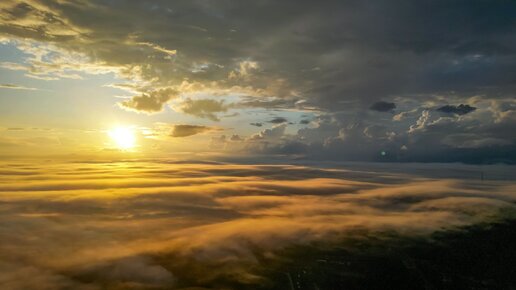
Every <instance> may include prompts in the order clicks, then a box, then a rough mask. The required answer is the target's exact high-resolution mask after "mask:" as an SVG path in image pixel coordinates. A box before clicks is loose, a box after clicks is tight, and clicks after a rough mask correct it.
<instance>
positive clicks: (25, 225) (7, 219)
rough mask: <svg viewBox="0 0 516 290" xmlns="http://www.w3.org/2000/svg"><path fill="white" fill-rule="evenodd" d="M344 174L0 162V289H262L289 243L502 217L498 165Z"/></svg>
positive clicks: (337, 170) (504, 176) (300, 168)
mask: <svg viewBox="0 0 516 290" xmlns="http://www.w3.org/2000/svg"><path fill="white" fill-rule="evenodd" d="M352 168H353V169H351V167H348V166H337V165H336V164H334V165H333V166H327V165H326V166H324V167H318V166H313V165H312V166H310V165H280V164H276V165H274V164H261V165H235V164H227V163H226V164H223V163H212V162H204V163H189V162H171V161H167V160H154V161H152V160H148V161H137V160H134V161H121V162H65V163H57V162H50V163H49V162H46V163H37V162H30V163H25V162H20V161H18V162H14V161H11V162H4V163H3V166H2V170H1V175H0V182H1V184H2V186H0V199H1V201H2V206H1V207H0V217H1V218H0V235H1V236H2V240H1V241H0V253H1V256H2V261H1V262H0V269H1V270H2V271H1V274H0V285H2V289H8V290H18V289H31V288H35V287H36V288H38V289H69V288H73V289H92V290H93V289H149V288H151V289H182V288H185V289H186V288H188V287H200V288H196V289H203V288H202V287H206V286H207V285H212V286H215V285H218V286H217V287H221V288H224V287H225V288H232V287H234V286H231V285H237V284H238V283H243V285H244V284H247V285H249V283H251V284H252V283H261V282H263V280H262V279H263V277H260V276H259V275H258V272H256V270H257V269H258V268H260V267H262V266H266V265H261V264H260V262H259V260H257V257H258V256H257V255H274V254H273V253H275V252H276V251H278V250H281V249H283V248H285V247H287V246H289V245H303V244H307V243H310V242H314V241H318V242H337V241H338V240H339V239H342V238H344V237H346V235H348V237H351V235H352V233H353V232H355V231H356V229H362V230H365V231H367V232H370V233H371V235H374V233H375V232H379V231H385V230H390V231H394V232H396V233H398V234H400V235H402V236H414V235H417V236H419V235H427V234H429V233H432V232H434V231H436V230H438V229H443V228H446V229H449V230H452V229H453V228H454V227H456V226H461V225H468V224H474V223H477V222H483V221H487V220H488V219H490V218H492V217H493V216H496V215H497V214H498V213H500V210H502V209H503V210H513V209H514V201H515V200H516V196H514V192H515V190H516V188H515V187H514V183H513V182H509V181H507V180H514V174H515V173H514V169H513V168H511V167H505V166H484V167H482V168H480V167H476V166H459V165H450V166H447V167H443V166H441V167H435V166H430V165H399V166H393V165H392V164H391V165H388V166H387V165H375V166H371V165H367V166H366V165H364V164H359V163H357V164H353V165H352ZM480 170H482V172H484V173H483V174H484V180H483V181H480V180H479V179H480ZM221 279H222V280H221ZM221 281H226V282H221ZM227 281H233V282H227ZM218 283H219V284H218ZM220 283H222V284H220ZM224 283H229V284H224ZM231 283H233V284H231ZM235 283H237V284H235Z"/></svg>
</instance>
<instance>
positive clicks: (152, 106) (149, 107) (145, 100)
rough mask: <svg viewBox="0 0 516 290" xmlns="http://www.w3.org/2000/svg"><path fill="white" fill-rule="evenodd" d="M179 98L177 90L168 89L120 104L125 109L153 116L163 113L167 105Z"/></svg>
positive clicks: (145, 94) (135, 97) (143, 94)
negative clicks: (153, 114)
mask: <svg viewBox="0 0 516 290" xmlns="http://www.w3.org/2000/svg"><path fill="white" fill-rule="evenodd" d="M177 96H178V92H177V91H176V90H174V89H170V88H166V89H160V90H155V91H151V92H148V93H142V94H141V95H139V96H134V97H132V98H131V99H129V100H125V101H122V102H120V103H118V104H119V105H120V106H121V107H122V108H124V109H128V110H132V111H136V112H144V113H150V114H152V113H157V112H161V111H162V110H163V109H164V107H165V104H166V103H167V102H169V101H170V100H172V99H174V98H176V97H177Z"/></svg>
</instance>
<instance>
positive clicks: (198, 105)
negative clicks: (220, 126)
mask: <svg viewBox="0 0 516 290" xmlns="http://www.w3.org/2000/svg"><path fill="white" fill-rule="evenodd" d="M179 110H181V111H182V112H183V113H186V114H190V115H193V116H196V117H200V118H207V119H210V120H212V121H219V118H218V117H217V114H216V113H223V112H227V110H228V106H227V105H225V104H224V100H212V99H200V100H192V99H190V98H187V99H186V100H185V101H183V102H182V103H181V105H179Z"/></svg>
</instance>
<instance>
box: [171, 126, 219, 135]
mask: <svg viewBox="0 0 516 290" xmlns="http://www.w3.org/2000/svg"><path fill="white" fill-rule="evenodd" d="M213 130H217V129H216V128H212V127H207V126H200V125H173V126H172V132H171V133H170V136H172V137H189V136H193V135H197V134H201V133H206V132H209V131H213Z"/></svg>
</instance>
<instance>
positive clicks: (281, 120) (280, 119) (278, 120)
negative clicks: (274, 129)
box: [268, 117, 288, 124]
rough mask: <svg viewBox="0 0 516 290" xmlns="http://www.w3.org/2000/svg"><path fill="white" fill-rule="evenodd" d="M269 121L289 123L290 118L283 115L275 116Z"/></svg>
mask: <svg viewBox="0 0 516 290" xmlns="http://www.w3.org/2000/svg"><path fill="white" fill-rule="evenodd" d="M268 122H269V123H272V124H282V123H287V122H288V120H287V119H286V118H283V117H275V118H273V119H271V120H269V121H268Z"/></svg>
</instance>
